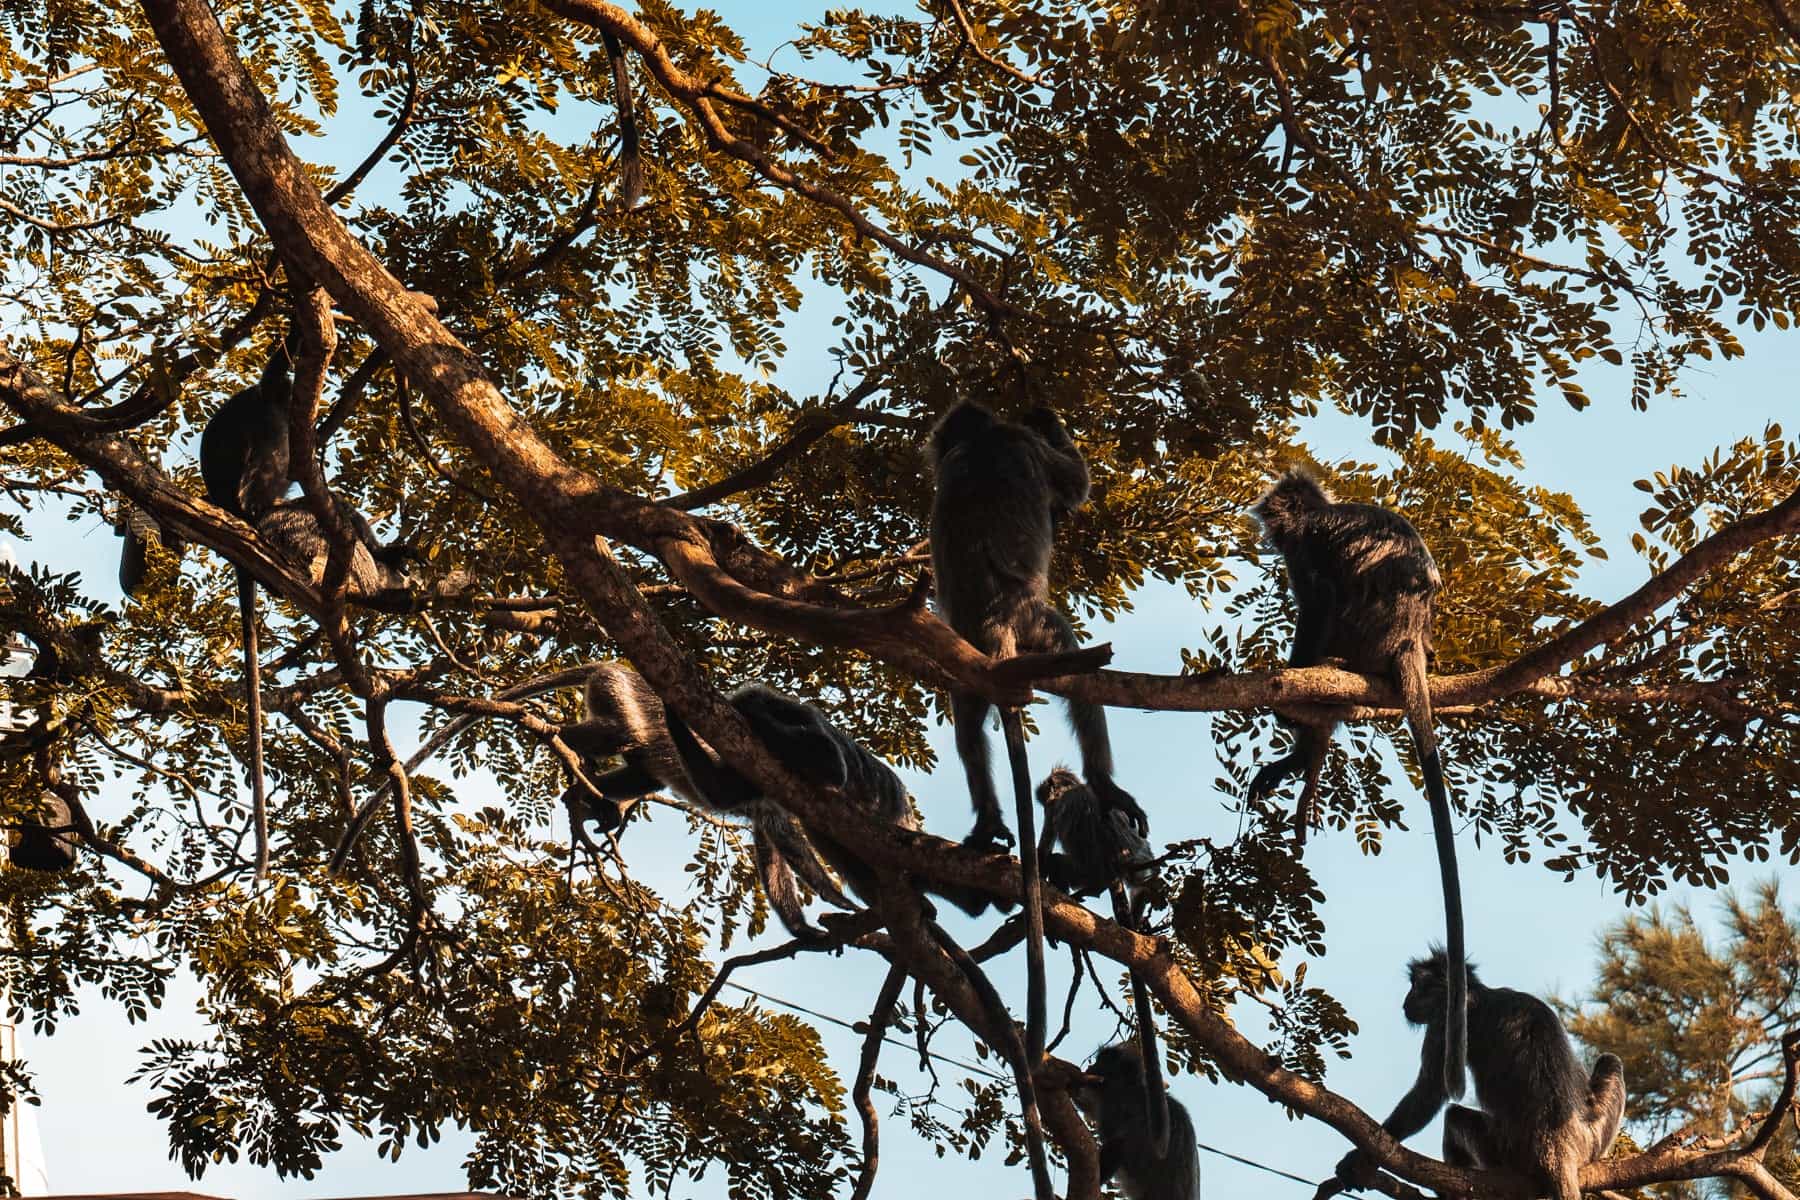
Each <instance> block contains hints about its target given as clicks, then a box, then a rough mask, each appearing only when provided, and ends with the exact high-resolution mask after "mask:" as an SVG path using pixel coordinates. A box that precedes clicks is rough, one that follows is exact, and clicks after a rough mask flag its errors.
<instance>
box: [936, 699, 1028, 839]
mask: <svg viewBox="0 0 1800 1200" xmlns="http://www.w3.org/2000/svg"><path fill="white" fill-rule="evenodd" d="M989 707H990V706H989V704H988V702H987V701H986V700H985V699H983V698H982V697H980V696H975V695H967V694H960V693H955V692H953V693H951V695H950V720H951V722H952V723H953V724H954V725H955V726H956V756H957V757H958V758H960V759H962V765H963V774H964V775H966V776H968V779H969V802H970V803H971V804H973V805H974V806H975V828H973V829H971V830H969V836H967V837H965V838H964V839H963V845H965V846H974V847H983V848H997V847H1000V846H1010V845H1012V840H1013V835H1012V831H1011V830H1009V829H1008V828H1007V827H1006V818H1005V817H1002V816H1001V815H1000V797H999V795H997V794H996V793H995V791H994V774H993V771H992V769H991V768H990V767H989V766H988V741H987V729H986V723H987V715H988V708H989Z"/></svg>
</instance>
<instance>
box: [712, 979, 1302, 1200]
mask: <svg viewBox="0 0 1800 1200" xmlns="http://www.w3.org/2000/svg"><path fill="white" fill-rule="evenodd" d="M725 986H726V987H728V988H736V989H737V990H738V991H740V992H743V993H744V994H745V995H747V996H755V997H756V998H757V999H758V1000H762V1001H765V1002H767V1003H769V1004H778V1005H780V1006H781V1007H782V1008H786V1009H791V1010H792V1011H794V1012H797V1013H801V1014H803V1015H805V1016H809V1017H812V1018H813V1019H815V1020H819V1021H824V1022H827V1023H828V1024H831V1025H837V1026H840V1027H842V1028H844V1029H848V1030H850V1031H851V1032H852V1033H862V1032H864V1031H865V1030H866V1028H867V1027H866V1026H864V1027H862V1028H859V1027H858V1026H857V1025H856V1024H855V1023H854V1022H851V1021H846V1020H844V1019H843V1018H842V1017H834V1016H832V1015H831V1014H830V1013H822V1012H819V1011H817V1010H816V1009H811V1008H807V1007H806V1006H805V1005H801V1004H795V1003H794V1002H793V1001H791V1000H783V999H782V998H781V997H779V996H771V995H769V994H768V993H767V992H759V991H757V990H756V989H755V988H748V987H745V986H744V985H743V984H741V983H734V982H732V981H731V980H726V981H725ZM881 1040H882V1041H883V1042H885V1043H887V1044H888V1045H890V1046H898V1047H900V1049H902V1050H905V1051H906V1052H907V1053H909V1054H913V1053H917V1052H918V1047H917V1046H912V1045H909V1044H907V1043H906V1042H902V1041H898V1040H896V1039H894V1038H891V1037H887V1036H883V1037H882V1039H881ZM925 1053H926V1055H927V1056H929V1057H931V1058H935V1059H937V1060H938V1061H939V1062H941V1063H948V1064H950V1065H951V1066H953V1067H961V1068H962V1069H963V1070H965V1071H968V1072H970V1073H972V1074H975V1075H984V1076H986V1077H987V1078H989V1079H994V1080H998V1081H999V1082H1001V1083H1011V1082H1012V1077H1011V1076H1010V1075H1002V1074H1000V1073H999V1072H998V1071H993V1070H990V1069H989V1068H987V1067H983V1066H980V1065H978V1064H976V1063H972V1062H964V1061H963V1060H962V1059H960V1058H952V1057H950V1056H949V1055H948V1054H939V1053H938V1052H937V1051H935V1050H927V1051H925ZM1194 1145H1195V1146H1196V1147H1198V1148H1199V1149H1201V1150H1204V1151H1206V1152H1207V1153H1208V1154H1216V1155H1218V1156H1219V1157H1220V1158H1229V1159H1230V1160H1231V1161H1232V1162H1235V1163H1242V1164H1243V1165H1244V1166H1246V1167H1254V1168H1255V1169H1256V1170H1258V1171H1267V1172H1268V1173H1269V1174H1271V1175H1277V1176H1280V1177H1281V1178H1282V1179H1291V1180H1293V1181H1294V1182H1295V1183H1300V1184H1305V1185H1306V1186H1307V1187H1309V1188H1311V1187H1316V1186H1318V1185H1317V1184H1316V1183H1314V1181H1312V1180H1310V1179H1307V1178H1305V1177H1304V1176H1301V1175H1295V1174H1294V1173H1293V1172H1291V1171H1284V1170H1282V1169H1281V1168H1280V1167H1271V1166H1270V1165H1269V1164H1268V1163H1261V1162H1257V1161H1256V1160H1255V1159H1254V1158H1245V1157H1244V1156H1243V1155H1241V1154H1233V1153H1232V1152H1231V1151H1229V1150H1221V1149H1219V1148H1218V1147H1217V1146H1209V1145H1207V1144H1206V1143H1205V1142H1201V1141H1196V1142H1195V1143H1194Z"/></svg>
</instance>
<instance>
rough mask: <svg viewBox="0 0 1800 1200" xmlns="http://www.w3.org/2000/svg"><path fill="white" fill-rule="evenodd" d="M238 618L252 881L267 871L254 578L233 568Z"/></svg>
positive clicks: (266, 806) (266, 797)
mask: <svg viewBox="0 0 1800 1200" xmlns="http://www.w3.org/2000/svg"><path fill="white" fill-rule="evenodd" d="M237 589H238V619H239V626H240V630H241V633H242V640H243V643H244V690H245V692H246V693H247V696H248V700H249V705H248V707H249V715H248V716H247V717H246V718H245V720H246V722H247V723H248V725H249V730H248V732H249V734H250V821H251V826H252V828H253V830H254V834H253V836H254V838H255V841H256V882H258V883H261V882H262V881H263V878H264V876H266V875H268V873H269V794H268V791H267V790H266V787H267V785H266V784H265V783H264V781H263V711H262V660H261V658H260V656H259V654H258V652H257V648H256V579H255V577H253V576H252V575H251V574H250V572H248V571H246V570H244V568H242V567H239V568H237Z"/></svg>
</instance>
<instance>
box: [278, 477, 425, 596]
mask: <svg viewBox="0 0 1800 1200" xmlns="http://www.w3.org/2000/svg"><path fill="white" fill-rule="evenodd" d="M339 507H340V510H341V511H342V512H344V514H345V515H346V516H347V517H348V518H349V521H350V525H351V529H352V531H353V533H354V535H355V536H354V540H353V542H352V545H351V548H350V565H349V568H348V570H347V571H346V572H345V575H344V590H345V591H346V592H347V593H348V594H349V595H351V596H355V597H357V598H359V599H367V598H370V597H375V596H379V595H382V594H384V593H389V594H391V593H394V592H404V591H406V590H407V585H408V584H409V583H411V582H412V580H411V579H410V577H409V576H408V575H407V573H406V571H405V570H404V569H403V567H402V565H401V564H402V563H403V562H405V560H406V559H407V558H409V557H411V556H412V555H413V550H412V547H411V546H409V545H407V544H406V543H404V542H396V543H393V544H391V545H382V544H381V543H380V542H378V541H377V540H376V538H375V531H374V529H372V528H371V527H370V526H369V522H368V518H366V517H364V516H363V515H362V514H361V513H359V512H357V511H356V510H355V509H354V508H351V507H349V506H348V505H345V504H343V503H342V502H340V503H339ZM256 531H257V533H259V534H261V535H262V538H263V540H264V541H267V542H268V543H269V544H270V545H272V546H274V547H275V549H276V551H277V552H278V553H279V554H280V556H281V557H282V558H283V559H285V560H287V561H288V562H289V563H290V564H292V565H293V567H294V568H295V569H296V570H297V571H298V572H299V574H300V575H301V577H302V578H304V579H305V580H306V581H307V582H309V583H310V584H312V585H313V586H314V587H318V586H319V585H320V584H322V583H324V581H325V571H326V567H327V565H328V563H329V560H330V556H331V543H330V541H329V540H328V539H327V538H326V537H325V531H324V530H323V529H321V528H320V527H319V518H318V517H317V516H315V515H314V514H313V511H312V510H311V509H310V508H308V507H307V506H306V505H305V503H303V502H300V501H294V500H281V501H278V502H277V503H276V504H274V505H273V506H272V507H271V508H270V509H269V511H268V512H266V513H264V514H263V515H262V517H261V518H259V519H258V520H257V522H256Z"/></svg>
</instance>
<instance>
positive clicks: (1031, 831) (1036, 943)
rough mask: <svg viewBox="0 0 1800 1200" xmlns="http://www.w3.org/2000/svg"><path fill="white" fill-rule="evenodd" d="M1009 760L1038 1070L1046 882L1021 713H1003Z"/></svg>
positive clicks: (1030, 1031) (1028, 1015)
mask: <svg viewBox="0 0 1800 1200" xmlns="http://www.w3.org/2000/svg"><path fill="white" fill-rule="evenodd" d="M1000 727H1001V728H1002V729H1003V730H1005V731H1006V757H1007V760H1008V762H1009V763H1010V764H1011V767H1012V780H1013V806H1014V810H1015V820H1016V821H1017V824H1018V830H1019V866H1020V867H1021V868H1022V874H1023V875H1024V876H1025V897H1024V900H1025V971H1026V976H1025V1056H1026V1058H1027V1059H1029V1060H1030V1063H1031V1069H1032V1070H1034V1071H1035V1070H1037V1068H1038V1064H1039V1063H1041V1062H1042V1061H1043V1059H1044V1023H1045V1008H1046V1001H1045V995H1044V880H1043V877H1042V876H1041V875H1039V874H1038V846H1037V818H1036V814H1035V813H1034V811H1033V808H1032V806H1033V804H1034V803H1035V802H1034V801H1033V799H1032V795H1031V764H1030V763H1029V762H1027V761H1026V758H1025V727H1024V725H1023V724H1022V723H1021V722H1020V720H1019V710H1018V709H1016V708H1003V709H1001V710H1000Z"/></svg>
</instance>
